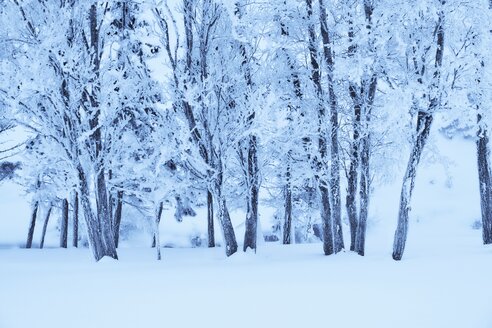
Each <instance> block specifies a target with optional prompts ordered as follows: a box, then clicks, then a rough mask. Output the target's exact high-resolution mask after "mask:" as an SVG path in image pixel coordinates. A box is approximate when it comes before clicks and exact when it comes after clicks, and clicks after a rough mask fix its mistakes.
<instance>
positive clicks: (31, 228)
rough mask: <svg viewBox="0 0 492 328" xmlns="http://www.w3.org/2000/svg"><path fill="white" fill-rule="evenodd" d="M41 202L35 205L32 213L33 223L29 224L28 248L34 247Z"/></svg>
mask: <svg viewBox="0 0 492 328" xmlns="http://www.w3.org/2000/svg"><path fill="white" fill-rule="evenodd" d="M38 208H39V201H36V202H35V203H34V206H33V208H32V212H31V222H30V223H29V231H28V232H27V241H26V248H31V247H32V239H33V237H34V228H35V227H36V218H37V216H38Z"/></svg>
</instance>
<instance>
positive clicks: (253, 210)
mask: <svg viewBox="0 0 492 328" xmlns="http://www.w3.org/2000/svg"><path fill="white" fill-rule="evenodd" d="M256 143H257V141H256V136H254V135H251V136H250V137H249V147H248V182H249V183H248V185H249V191H248V193H249V194H248V215H247V217H246V223H245V225H246V230H245V234H244V246H243V251H246V249H248V247H249V248H251V249H254V250H255V251H256V236H257V229H258V157H257V153H256V147H257V144H256Z"/></svg>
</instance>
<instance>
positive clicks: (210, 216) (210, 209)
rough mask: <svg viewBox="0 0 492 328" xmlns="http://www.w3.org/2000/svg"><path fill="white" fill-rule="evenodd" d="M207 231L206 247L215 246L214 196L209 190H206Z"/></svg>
mask: <svg viewBox="0 0 492 328" xmlns="http://www.w3.org/2000/svg"><path fill="white" fill-rule="evenodd" d="M207 233H208V247H215V230H214V198H213V195H212V192H211V191H210V190H207Z"/></svg>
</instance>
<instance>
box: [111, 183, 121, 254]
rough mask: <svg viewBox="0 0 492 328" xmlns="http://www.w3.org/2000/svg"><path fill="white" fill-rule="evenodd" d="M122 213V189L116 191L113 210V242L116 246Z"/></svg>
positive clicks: (118, 239)
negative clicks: (114, 208)
mask: <svg viewBox="0 0 492 328" xmlns="http://www.w3.org/2000/svg"><path fill="white" fill-rule="evenodd" d="M122 213H123V191H121V190H120V191H118V192H117V193H116V210H115V211H114V219H113V223H114V227H113V231H114V244H115V247H116V248H118V245H119V242H120V225H121V215H122Z"/></svg>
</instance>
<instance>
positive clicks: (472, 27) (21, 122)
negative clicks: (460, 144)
mask: <svg viewBox="0 0 492 328" xmlns="http://www.w3.org/2000/svg"><path fill="white" fill-rule="evenodd" d="M491 13H492V0H490V1H486V0H476V1H464V0H417V1H390V0H332V1H329V0H259V1H258V0H255V1H253V0H235V1H232V0H231V1H228V0H168V1H165V0H161V1H157V0H148V1H133V0H126V1H75V0H60V1H48V0H0V22H1V23H0V110H1V111H2V113H1V115H0V121H1V122H0V133H1V132H2V130H4V129H10V128H12V127H14V126H15V127H17V128H20V129H23V130H25V131H27V133H28V135H29V138H28V140H26V142H25V143H24V146H23V148H24V149H23V151H22V161H21V162H22V171H21V172H22V173H19V175H18V176H17V177H16V179H17V180H18V182H19V183H21V184H22V185H23V186H25V188H26V190H27V191H28V193H29V194H30V195H31V196H32V218H31V221H30V226H29V233H28V239H27V244H26V247H31V246H32V242H33V232H34V229H35V227H36V221H37V220H40V219H42V220H43V227H42V229H43V233H42V235H43V237H42V241H41V243H40V246H41V247H43V243H44V235H45V234H46V227H47V224H48V221H49V220H50V216H51V215H52V208H55V207H59V208H60V209H61V210H60V211H59V212H60V213H61V216H62V218H61V221H60V230H61V236H60V247H68V244H69V241H68V233H67V232H68V230H69V229H72V233H71V235H72V236H73V239H72V241H70V243H71V244H72V245H73V246H75V247H77V246H78V241H79V237H80V235H81V234H82V235H84V236H85V237H86V238H87V240H88V243H89V245H90V248H91V250H92V253H93V255H94V258H95V259H96V261H98V260H100V259H101V258H103V257H104V256H109V257H112V258H115V259H117V257H118V255H117V247H118V244H119V238H120V237H119V234H120V229H121V220H122V208H123V207H125V206H129V207H136V208H138V209H139V210H140V211H142V212H144V213H145V214H146V216H147V217H149V218H151V221H152V225H153V227H154V228H153V243H154V246H156V250H157V252H158V258H159V259H160V257H161V255H160V248H161V247H160V237H159V233H158V232H159V224H160V221H161V216H162V213H163V207H171V208H175V209H176V214H175V217H176V219H177V220H181V219H182V217H183V216H186V215H194V214H195V213H194V210H193V208H192V207H194V206H202V204H203V206H205V207H206V209H207V228H208V229H207V232H208V236H207V237H208V238H207V245H208V246H209V247H214V246H215V245H216V241H215V238H214V236H215V230H216V229H220V231H221V233H222V236H223V242H222V243H221V244H222V245H223V247H224V250H225V253H226V255H227V256H230V255H232V254H234V253H235V252H237V251H238V238H241V239H240V240H242V243H241V244H242V245H243V249H244V251H246V250H247V249H248V248H250V249H252V250H256V248H257V247H258V240H257V238H258V236H261V234H259V233H258V229H259V218H260V213H259V210H258V208H259V202H260V198H262V197H263V198H268V200H267V201H269V202H272V203H274V204H275V207H277V208H279V209H280V210H279V213H278V218H277V219H278V221H279V222H278V232H279V234H278V236H279V239H280V240H281V242H283V243H284V244H290V243H292V242H294V240H295V239H296V235H295V234H296V233H295V231H296V225H300V224H305V223H303V222H305V221H306V220H308V221H309V222H310V223H309V224H310V225H311V226H316V227H318V228H319V237H320V238H321V240H322V241H323V251H324V254H325V255H331V254H335V253H338V252H340V251H342V250H343V249H345V248H347V249H350V251H354V252H356V253H358V254H360V255H364V254H365V240H366V230H367V221H368V213H369V208H370V204H371V196H372V189H373V184H374V183H375V181H378V180H379V179H380V178H381V177H383V176H385V175H386V174H387V172H386V171H387V170H389V167H390V166H391V165H393V164H392V163H393V162H394V161H395V159H396V158H400V157H405V158H407V159H408V162H407V166H406V170H405V173H404V176H403V180H402V182H401V195H400V204H399V213H398V217H396V218H395V224H396V231H395V237H394V248H393V259H395V260H400V259H401V258H402V256H403V253H404V249H405V243H406V239H407V231H408V225H409V216H410V213H409V211H410V204H411V200H412V193H413V190H414V185H415V178H416V175H417V174H418V171H419V163H420V162H421V159H422V156H423V153H424V151H425V146H426V143H427V141H428V137H429V133H430V131H431V129H432V128H433V122H434V121H435V120H437V119H438V120H441V121H443V122H446V124H447V127H448V131H451V133H455V134H459V133H460V131H462V130H468V131H473V133H474V135H476V138H475V140H476V147H477V163H478V172H477V177H478V179H479V185H480V197H481V199H480V202H481V204H480V205H481V210H482V229H483V242H484V243H485V244H490V243H492V185H491V164H490V150H489V147H490V145H489V126H490V125H491V124H492V122H491V115H490V109H489V104H490V103H491V100H492V88H491V87H492V84H491V83H492V75H491V73H492V69H491V65H492V52H491V51H490V49H491V46H492V34H491V30H492V15H491ZM8 151H11V149H6V150H5V151H3V150H2V149H1V148H0V155H2V154H3V153H4V152H8ZM16 165H17V164H16ZM263 191H264V192H263ZM262 192H263V193H262ZM262 195H264V196H262ZM260 196H261V197H260ZM343 196H344V197H343ZM238 207H239V208H243V209H244V212H245V213H246V216H245V218H244V225H245V229H244V230H245V234H244V236H237V235H236V231H235V227H234V225H233V223H232V221H231V217H230V211H231V208H238ZM79 213H80V215H79ZM41 214H43V217H42V218H40V216H41ZM69 217H71V219H70V220H69ZM344 217H346V218H347V219H348V223H349V224H348V228H349V229H350V241H347V243H346V241H344V238H343V228H344V225H343V223H342V222H343V218H344ZM82 220H83V221H82ZM79 221H80V223H81V224H79ZM69 222H71V223H72V224H71V225H70V224H69ZM313 222H314V223H313ZM214 223H217V224H218V227H215V226H214Z"/></svg>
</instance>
